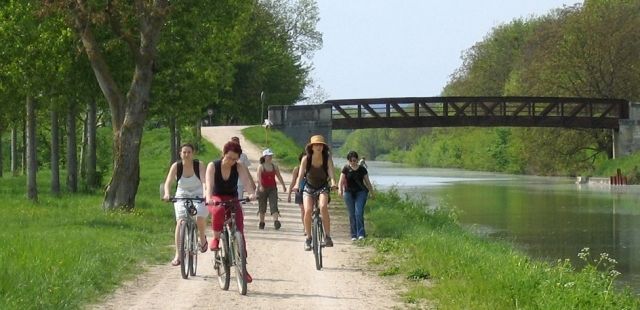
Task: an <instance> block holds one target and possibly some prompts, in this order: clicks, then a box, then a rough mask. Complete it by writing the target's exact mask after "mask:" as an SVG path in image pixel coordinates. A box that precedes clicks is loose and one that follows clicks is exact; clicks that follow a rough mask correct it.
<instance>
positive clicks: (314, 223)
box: [310, 186, 329, 270]
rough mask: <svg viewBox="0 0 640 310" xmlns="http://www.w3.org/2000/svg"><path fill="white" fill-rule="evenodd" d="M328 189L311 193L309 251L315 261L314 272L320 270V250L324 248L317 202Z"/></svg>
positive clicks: (323, 236) (322, 227) (324, 188)
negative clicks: (310, 250) (311, 210)
mask: <svg viewBox="0 0 640 310" xmlns="http://www.w3.org/2000/svg"><path fill="white" fill-rule="evenodd" d="M328 189H329V188H328V187H326V186H325V187H322V188H320V189H318V190H316V191H314V192H312V193H310V194H311V196H312V197H313V212H312V213H311V249H312V250H313V256H314V258H315V261H316V270H320V269H322V248H324V242H323V240H324V238H325V235H324V226H322V216H321V215H320V206H319V205H318V200H319V197H320V194H322V193H323V192H328Z"/></svg>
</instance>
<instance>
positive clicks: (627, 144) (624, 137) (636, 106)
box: [613, 102, 640, 158]
mask: <svg viewBox="0 0 640 310" xmlns="http://www.w3.org/2000/svg"><path fill="white" fill-rule="evenodd" d="M618 122H619V124H620V128H619V129H618V130H614V131H613V158H620V157H624V156H627V155H630V154H631V153H633V152H635V151H637V150H640V102H630V103H629V119H621V120H619V121H618Z"/></svg>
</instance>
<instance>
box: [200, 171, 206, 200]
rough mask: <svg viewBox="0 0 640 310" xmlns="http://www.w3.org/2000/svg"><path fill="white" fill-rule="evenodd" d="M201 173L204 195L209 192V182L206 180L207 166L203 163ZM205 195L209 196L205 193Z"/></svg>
mask: <svg viewBox="0 0 640 310" xmlns="http://www.w3.org/2000/svg"><path fill="white" fill-rule="evenodd" d="M199 175H200V178H201V179H200V182H202V193H203V195H205V194H206V193H207V182H206V179H207V168H206V167H205V166H204V165H203V164H202V163H200V174H199ZM203 176H204V180H203V179H202V178H203ZM205 197H207V196H206V195H205Z"/></svg>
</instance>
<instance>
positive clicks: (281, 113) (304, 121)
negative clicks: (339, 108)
mask: <svg viewBox="0 0 640 310" xmlns="http://www.w3.org/2000/svg"><path fill="white" fill-rule="evenodd" d="M268 117H269V120H270V121H271V123H272V124H273V125H272V128H274V129H278V130H280V131H282V132H284V133H285V134H286V135H287V136H289V137H291V138H292V139H293V140H294V141H295V142H296V143H298V144H300V145H306V144H307V143H308V142H309V137H311V136H313V135H323V136H324V138H325V139H326V140H327V144H329V145H331V105H328V104H320V105H290V106H269V113H268ZM301 151H302V150H301Z"/></svg>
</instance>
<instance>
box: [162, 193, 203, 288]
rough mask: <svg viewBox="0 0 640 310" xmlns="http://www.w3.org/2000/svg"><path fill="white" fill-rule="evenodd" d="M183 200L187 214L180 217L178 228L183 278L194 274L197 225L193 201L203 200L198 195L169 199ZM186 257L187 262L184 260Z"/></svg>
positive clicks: (196, 257) (196, 262)
mask: <svg viewBox="0 0 640 310" xmlns="http://www.w3.org/2000/svg"><path fill="white" fill-rule="evenodd" d="M179 200H182V201H184V202H183V204H182V206H183V208H184V209H185V212H186V214H187V216H186V217H185V218H183V219H180V228H179V234H180V235H179V236H180V237H179V240H180V244H179V246H178V247H179V254H180V272H181V274H182V278H183V279H187V278H188V277H189V275H191V276H195V275H196V270H197V268H198V267H197V266H198V226H197V224H196V221H195V219H194V218H195V217H196V215H197V210H196V208H195V205H194V203H193V202H194V201H199V202H203V201H204V199H203V198H200V197H172V198H171V199H170V201H172V202H174V203H175V202H178V201H179ZM187 257H188V262H187V261H186V260H187V259H186V258H187Z"/></svg>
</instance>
